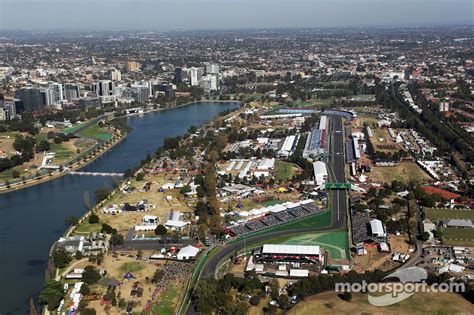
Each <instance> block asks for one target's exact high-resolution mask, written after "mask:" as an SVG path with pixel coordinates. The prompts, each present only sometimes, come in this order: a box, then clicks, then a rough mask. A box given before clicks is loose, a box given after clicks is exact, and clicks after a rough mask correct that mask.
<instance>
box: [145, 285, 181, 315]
mask: <svg viewBox="0 0 474 315" xmlns="http://www.w3.org/2000/svg"><path fill="white" fill-rule="evenodd" d="M177 301H178V290H177V288H176V287H175V286H169V287H167V288H166V290H165V291H163V292H162V293H161V294H160V297H159V300H158V302H157V303H155V304H153V305H152V307H151V308H150V312H149V313H148V314H160V315H173V314H175V311H174V309H175V305H176V303H177Z"/></svg>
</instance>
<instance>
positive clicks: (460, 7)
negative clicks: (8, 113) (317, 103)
mask: <svg viewBox="0 0 474 315" xmlns="http://www.w3.org/2000/svg"><path fill="white" fill-rule="evenodd" d="M473 12H474V5H473V2H472V1H471V0H399V1H395V2H394V1H391V0H172V1H168V0H102V1H93V0H83V1H76V0H0V30H25V31H67V30H77V31H79V30H80V31H113V30H119V31H164V32H167V31H206V30H209V31H212V30H248V29H317V28H370V27H437V26H461V25H473V22H474V17H473Z"/></svg>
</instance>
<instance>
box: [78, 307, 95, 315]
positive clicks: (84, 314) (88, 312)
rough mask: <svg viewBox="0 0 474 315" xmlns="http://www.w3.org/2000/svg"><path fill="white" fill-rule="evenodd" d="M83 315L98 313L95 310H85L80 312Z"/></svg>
mask: <svg viewBox="0 0 474 315" xmlns="http://www.w3.org/2000/svg"><path fill="white" fill-rule="evenodd" d="M80 314H81V315H95V314H96V311H95V309H93V308H85V309H83V310H82V311H81V312H80Z"/></svg>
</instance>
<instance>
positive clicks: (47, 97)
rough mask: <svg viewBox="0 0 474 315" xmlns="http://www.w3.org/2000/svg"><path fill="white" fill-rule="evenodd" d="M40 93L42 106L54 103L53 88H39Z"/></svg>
mask: <svg viewBox="0 0 474 315" xmlns="http://www.w3.org/2000/svg"><path fill="white" fill-rule="evenodd" d="M40 93H41V98H42V100H43V105H44V106H53V105H54V104H56V102H55V98H56V96H55V93H54V91H53V90H51V89H48V88H43V89H40Z"/></svg>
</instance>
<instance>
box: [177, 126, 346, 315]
mask: <svg viewBox="0 0 474 315" xmlns="http://www.w3.org/2000/svg"><path fill="white" fill-rule="evenodd" d="M343 128H344V127H343V123H342V119H341V118H340V117H330V118H329V128H328V131H327V132H328V136H329V156H328V157H327V165H328V173H329V177H330V180H331V182H337V183H343V182H345V178H344V166H345V164H344V163H345V162H344V161H345V158H344V135H343ZM330 203H331V205H332V220H331V221H332V222H331V226H329V227H325V228H318V227H314V228H312V227H310V228H301V229H298V230H294V231H275V232H270V233H266V234H264V235H257V236H254V237H249V238H247V239H245V240H241V241H239V242H236V243H233V244H227V245H224V246H223V247H222V248H221V249H220V250H219V252H217V253H216V254H214V255H213V256H212V257H211V258H210V259H209V260H208V261H207V262H206V264H205V265H204V267H203V269H202V272H201V278H206V277H208V276H211V275H217V271H218V267H219V263H220V262H221V261H222V260H223V259H224V258H225V257H228V256H230V255H232V254H234V253H235V252H236V251H237V250H240V249H242V248H243V247H244V246H246V244H252V243H256V242H260V241H264V240H266V239H272V238H276V237H280V236H287V235H291V234H302V233H309V232H324V231H331V230H335V229H340V228H343V227H345V226H346V224H345V223H346V213H347V202H346V191H345V190H335V191H332V193H331V195H330ZM186 314H195V312H194V308H193V307H192V306H190V307H188V309H187V311H186Z"/></svg>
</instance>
